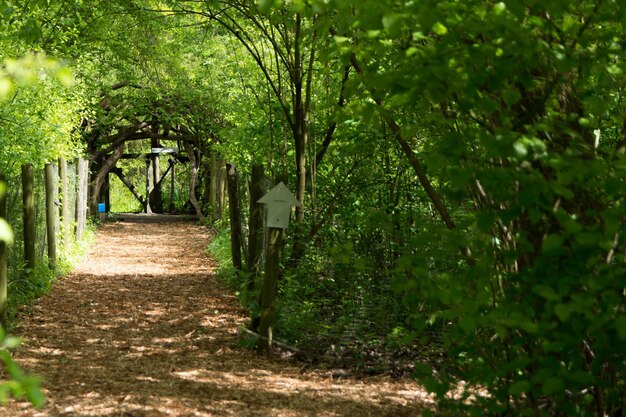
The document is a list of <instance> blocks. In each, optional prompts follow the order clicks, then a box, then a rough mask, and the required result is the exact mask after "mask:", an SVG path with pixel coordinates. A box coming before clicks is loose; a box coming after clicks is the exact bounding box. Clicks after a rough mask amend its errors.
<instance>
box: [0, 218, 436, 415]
mask: <svg viewBox="0 0 626 417" xmlns="http://www.w3.org/2000/svg"><path fill="white" fill-rule="evenodd" d="M209 238H210V233H209V232H208V230H207V229H206V228H204V227H201V226H197V225H195V224H193V223H190V222H167V223H130V222H119V223H108V224H105V225H104V226H103V227H102V228H101V229H100V230H99V231H98V235H97V239H96V243H95V244H94V246H93V248H92V249H91V251H90V253H89V254H88V256H87V257H86V258H85V260H84V261H83V263H82V264H81V265H80V266H79V267H78V268H77V269H76V270H75V271H74V272H73V273H72V274H70V275H69V276H66V277H62V278H60V280H59V281H58V282H57V283H56V285H55V286H54V288H53V289H52V291H51V292H50V293H49V294H48V295H47V296H45V297H43V298H42V299H41V300H39V301H38V302H37V303H36V304H35V305H34V306H33V308H32V312H31V313H30V314H29V315H25V316H23V317H21V323H20V325H19V327H18V328H17V330H16V331H17V333H18V335H19V336H20V337H22V339H23V342H22V345H21V347H20V348H19V350H18V351H17V352H16V353H15V359H16V360H17V362H18V363H19V364H20V365H21V366H22V367H23V368H24V369H25V371H26V372H28V373H31V374H35V375H38V376H40V377H41V379H42V386H43V389H44V392H45V395H46V406H45V408H44V409H42V410H36V409H33V408H32V406H30V405H29V404H27V403H23V402H17V401H13V402H11V403H10V404H9V406H8V407H6V408H4V409H2V408H0V416H6V417H26V416H29V417H30V416H32V417H46V416H106V417H113V416H126V417H131V416H132V417H144V416H145V417H152V416H202V417H204V416H207V417H208V416H275V417H282V416H284V417H291V416H294V417H295V416H328V417H331V416H333V417H334V416H346V417H347V416H419V415H420V414H421V411H422V410H424V409H425V408H429V407H432V405H433V400H432V397H431V396H429V395H428V394H427V393H426V392H425V391H424V390H423V389H422V388H421V387H419V386H418V385H417V384H416V383H415V382H414V381H412V380H408V379H405V380H394V379H391V378H388V377H384V376H378V377H372V378H361V379H350V378H345V379H340V380H332V379H328V378H325V377H324V376H323V374H322V373H321V372H316V371H310V372H304V373H302V372H301V371H300V368H301V366H300V364H298V363H294V362H289V361H287V360H283V359H280V358H267V357H262V356H259V355H257V354H256V353H255V352H254V351H251V350H249V349H246V348H245V347H242V346H240V344H239V341H238V334H239V329H240V328H241V326H243V325H244V323H245V311H244V310H243V309H242V308H240V307H239V304H238V301H237V299H236V298H235V297H234V296H233V295H232V294H230V293H229V291H228V290H227V289H226V288H223V287H221V286H220V285H218V283H217V282H216V280H215V275H214V273H213V266H214V261H213V260H211V259H210V258H209V257H208V256H207V255H206V252H205V248H206V246H207V244H208V240H209Z"/></svg>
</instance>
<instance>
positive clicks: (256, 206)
mask: <svg viewBox="0 0 626 417" xmlns="http://www.w3.org/2000/svg"><path fill="white" fill-rule="evenodd" d="M264 180H265V170H264V169H263V165H257V164H254V165H252V179H251V183H250V213H249V216H250V218H249V221H248V230H249V234H248V271H250V272H252V273H253V274H254V277H253V279H251V280H250V282H249V284H248V291H251V292H252V291H254V290H255V289H256V277H257V275H258V273H259V260H260V258H261V251H262V250H263V232H264V230H263V204H261V203H258V202H257V201H258V200H259V199H260V198H261V197H263V195H264V194H265V187H264V186H263V182H264Z"/></svg>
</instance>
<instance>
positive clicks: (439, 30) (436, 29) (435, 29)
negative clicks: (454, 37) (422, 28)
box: [433, 22, 448, 36]
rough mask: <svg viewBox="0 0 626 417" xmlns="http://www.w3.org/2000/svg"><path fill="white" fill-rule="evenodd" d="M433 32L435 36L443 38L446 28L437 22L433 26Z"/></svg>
mask: <svg viewBox="0 0 626 417" xmlns="http://www.w3.org/2000/svg"><path fill="white" fill-rule="evenodd" d="M433 32H435V33H436V34H437V35H440V36H443V35H445V34H446V33H448V28H447V27H445V25H444V24H443V23H441V22H437V23H435V24H434V25H433Z"/></svg>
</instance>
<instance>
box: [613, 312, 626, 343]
mask: <svg viewBox="0 0 626 417" xmlns="http://www.w3.org/2000/svg"><path fill="white" fill-rule="evenodd" d="M615 328H616V329H617V337H619V338H620V339H621V340H626V317H624V316H621V317H618V318H617V320H615Z"/></svg>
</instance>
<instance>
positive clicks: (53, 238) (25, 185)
mask: <svg viewBox="0 0 626 417" xmlns="http://www.w3.org/2000/svg"><path fill="white" fill-rule="evenodd" d="M88 167H89V164H88V161H87V160H85V159H82V158H78V159H76V160H74V161H72V162H70V163H68V161H66V160H65V159H62V158H61V159H59V161H58V162H57V163H48V164H46V165H45V167H44V169H43V170H38V169H37V170H36V169H34V168H33V165H32V164H24V165H22V167H21V181H19V177H18V178H14V179H13V180H14V181H11V180H8V181H7V183H8V184H7V190H8V192H7V193H5V194H4V195H2V196H0V217H1V218H6V219H7V220H8V221H9V223H10V224H11V225H12V226H13V229H14V232H15V234H16V237H17V239H16V242H17V243H19V242H21V243H22V244H23V245H20V246H22V248H21V249H22V251H21V253H20V248H18V247H15V246H14V247H13V248H11V251H10V252H9V254H7V252H8V251H7V247H6V245H5V244H4V243H3V242H0V322H1V323H2V324H3V325H6V324H7V286H8V282H9V279H8V273H7V262H8V259H9V260H10V257H11V256H12V257H13V258H21V256H20V255H23V262H19V260H17V261H15V260H14V262H13V264H14V268H13V273H16V274H17V273H20V272H21V273H24V274H30V273H31V272H32V271H33V270H34V269H35V267H36V265H37V261H38V259H40V260H43V261H47V262H48V265H49V266H50V268H52V269H54V268H56V266H57V262H58V259H59V257H61V256H63V254H64V253H66V252H67V250H69V248H70V247H71V245H72V244H73V243H74V242H80V241H81V240H82V238H83V234H84V230H85V227H86V223H87V202H88V198H87V197H88V195H87V193H88V175H89V169H88ZM0 180H2V178H0ZM18 181H19V182H21V186H20V184H16V182H18ZM19 194H21V202H22V204H21V206H22V210H19V209H16V207H15V205H11V206H10V208H11V210H9V211H8V210H7V201H11V202H13V203H17V202H18V200H19ZM17 216H19V217H20V218H17ZM44 219H45V220H44ZM20 226H21V227H20ZM15 265H19V267H20V268H23V269H24V271H16V270H15Z"/></svg>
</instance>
